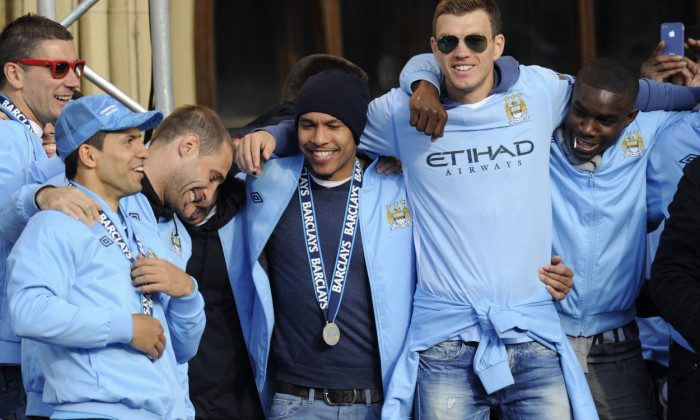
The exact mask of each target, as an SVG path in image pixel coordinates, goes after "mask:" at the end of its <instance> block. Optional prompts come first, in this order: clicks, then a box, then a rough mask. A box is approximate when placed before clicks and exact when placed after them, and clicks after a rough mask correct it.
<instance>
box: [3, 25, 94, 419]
mask: <svg viewBox="0 0 700 420" xmlns="http://www.w3.org/2000/svg"><path fill="white" fill-rule="evenodd" d="M84 66H85V62H84V61H80V60H79V59H78V55H77V54H76V52H75V48H74V46H73V37H72V35H71V34H70V32H68V30H66V28H64V27H63V26H61V25H60V24H59V23H57V22H54V21H52V20H50V19H47V18H45V17H43V16H38V15H32V14H29V15H25V16H22V17H19V18H18V19H16V20H14V21H13V22H11V23H9V24H8V25H7V26H6V27H5V28H3V30H2V33H0V67H1V71H0V212H4V211H5V210H7V209H8V208H10V207H14V204H15V203H17V202H18V201H19V200H23V199H18V200H15V198H16V197H18V196H16V194H22V197H24V198H26V200H25V202H23V203H22V204H23V205H26V206H27V208H31V210H30V211H31V212H32V213H33V212H36V211H38V210H39V209H45V210H49V209H55V210H61V211H64V212H66V213H68V214H69V215H70V216H71V217H73V218H75V219H79V220H82V221H83V222H85V223H88V224H92V223H94V219H96V218H97V210H98V207H99V206H98V205H97V203H96V202H95V201H94V200H92V199H90V198H88V197H87V196H86V195H85V194H84V193H83V192H81V191H79V190H78V189H76V188H71V187H64V188H51V187H44V186H43V185H42V184H43V183H44V182H45V181H46V180H48V179H49V178H51V177H53V176H55V175H58V174H60V173H62V172H63V163H62V162H61V161H60V159H58V158H54V159H49V158H48V156H47V154H46V152H45V151H44V149H43V147H42V140H41V137H42V128H43V127H44V126H45V124H49V123H54V122H56V119H57V118H58V116H59V115H60V113H61V110H62V108H63V107H64V106H65V104H66V103H68V100H69V99H70V98H71V97H72V95H73V89H76V88H78V87H79V86H80V77H81V76H82V72H83V68H84ZM18 235H19V232H18V230H15V232H13V233H11V234H9V235H8V234H7V233H6V232H5V230H4V229H3V232H2V233H0V375H1V376H3V378H4V383H5V384H6V388H4V389H3V390H2V392H0V394H2V396H1V397H0V417H8V416H11V415H14V416H15V418H17V419H23V418H25V410H26V413H27V415H41V414H42V407H41V400H40V399H39V400H37V399H34V398H32V395H29V396H28V397H25V395H24V394H25V392H24V387H23V386H22V377H21V374H20V366H19V364H20V342H19V339H18V338H17V337H16V336H15V335H14V334H13V332H12V329H11V328H10V323H9V313H8V307H7V298H6V296H5V294H6V289H7V286H6V282H5V262H6V259H7V255H8V254H9V253H10V250H11V249H12V245H13V242H14V240H15V239H17V236H18ZM25 385H27V384H26V383H25ZM28 388H31V386H28ZM25 400H27V402H25Z"/></svg>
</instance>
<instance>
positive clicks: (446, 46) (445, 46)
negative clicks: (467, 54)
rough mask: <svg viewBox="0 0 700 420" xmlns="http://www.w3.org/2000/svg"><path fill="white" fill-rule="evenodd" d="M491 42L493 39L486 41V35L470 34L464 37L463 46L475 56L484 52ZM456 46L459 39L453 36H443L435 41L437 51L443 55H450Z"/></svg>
mask: <svg viewBox="0 0 700 420" xmlns="http://www.w3.org/2000/svg"><path fill="white" fill-rule="evenodd" d="M491 41H493V38H491V39H488V38H486V35H477V34H472V35H467V36H465V37H464V44H465V45H466V46H467V47H469V49H470V50H472V51H474V52H475V53H477V54H479V53H482V52H484V51H486V47H488V45H489V42H491ZM457 45H459V38H457V37H456V36H454V35H443V36H441V37H439V38H438V39H437V49H438V50H439V51H440V52H441V53H443V54H449V53H451V52H452V51H454V50H455V48H457Z"/></svg>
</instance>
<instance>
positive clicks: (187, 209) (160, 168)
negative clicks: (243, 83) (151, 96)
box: [142, 105, 233, 269]
mask: <svg viewBox="0 0 700 420" xmlns="http://www.w3.org/2000/svg"><path fill="white" fill-rule="evenodd" d="M149 152H150V155H151V158H150V159H149V160H148V161H147V162H146V164H145V166H144V171H145V174H146V176H145V177H144V179H143V194H144V195H146V197H147V198H148V201H149V203H150V207H151V208H150V209H149V210H151V214H153V216H154V217H155V222H156V223H158V228H159V230H160V232H161V236H162V237H163V239H164V240H165V241H166V242H168V243H169V244H170V246H171V249H172V251H173V252H174V253H175V254H177V255H178V256H180V257H181V259H182V264H181V265H179V266H180V268H182V269H184V268H185V266H186V264H187V260H188V259H189V256H190V254H191V244H190V239H189V235H188V234H187V230H186V229H185V227H184V225H183V224H182V221H181V220H180V219H182V220H184V221H185V222H188V223H196V222H197V221H200V220H201V219H202V218H203V217H204V215H206V213H207V211H208V209H209V208H210V207H211V205H212V203H213V200H214V191H215V190H216V188H218V186H219V184H221V183H222V182H223V181H224V179H225V178H226V175H227V174H228V171H229V169H230V168H231V162H232V161H233V146H232V143H231V137H230V136H229V134H228V131H227V130H226V127H225V126H224V124H223V123H222V122H221V119H220V118H219V116H218V115H216V113H215V112H214V111H212V110H211V109H209V108H207V107H203V106H196V105H186V106H182V107H180V108H177V109H176V110H175V111H174V112H173V113H172V114H170V115H168V117H167V118H166V119H165V120H163V123H161V125H160V126H158V128H157V129H156V131H155V132H154V134H153V138H152V139H151V142H150V145H149ZM142 210H144V211H145V210H146V209H145V208H144V209H142ZM174 215H177V216H178V217H173V216H174Z"/></svg>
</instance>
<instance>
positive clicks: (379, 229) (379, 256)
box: [219, 154, 416, 411]
mask: <svg viewBox="0 0 700 420" xmlns="http://www.w3.org/2000/svg"><path fill="white" fill-rule="evenodd" d="M303 162H304V158H303V155H300V154H299V155H296V156H292V157H289V158H284V159H276V160H272V161H270V162H268V163H267V164H266V165H265V167H264V169H263V173H262V175H261V176H259V177H253V176H249V177H248V178H247V185H246V191H247V202H246V206H245V208H244V209H243V211H242V212H241V213H239V214H238V215H236V217H235V218H234V219H233V221H232V223H229V225H227V226H226V227H225V228H224V229H223V230H222V232H220V235H219V236H220V237H221V238H222V243H223V245H224V251H225V252H227V253H229V259H228V261H229V276H230V279H231V287H232V289H233V294H234V296H236V303H237V306H238V311H239V315H240V319H241V325H242V327H243V335H244V337H245V339H246V344H247V346H248V351H249V353H250V358H251V362H252V366H253V372H254V374H255V377H256V382H257V385H258V390H259V391H260V394H261V399H262V401H263V408H264V409H265V410H266V411H267V410H269V407H270V403H271V397H272V394H273V393H274V384H275V377H274V373H273V371H274V367H273V366H268V357H269V353H270V339H271V337H272V331H273V328H274V308H273V303H272V294H271V291H270V284H269V280H268V277H267V274H266V273H265V271H264V270H263V268H262V267H261V266H260V264H259V263H258V257H259V256H260V255H261V253H262V252H263V248H264V246H265V244H266V243H267V241H268V239H269V237H270V235H271V233H272V231H273V230H274V228H275V226H276V225H277V222H278V221H279V219H280V217H281V215H282V213H283V212H284V210H285V209H286V207H287V204H288V203H289V200H291V199H295V194H296V191H297V190H296V188H297V182H298V179H299V174H300V173H301V168H302V165H303ZM364 174H365V175H364V177H363V185H362V189H361V190H360V215H359V223H360V226H361V229H362V241H363V244H362V245H363V248H364V250H365V255H364V257H365V264H366V267H367V272H368V275H369V281H370V288H371V293H372V305H373V307H374V317H375V323H376V328H377V337H378V342H379V355H380V359H381V370H382V372H381V373H382V382H383V385H384V389H385V391H386V389H387V387H388V385H389V382H390V381H394V380H398V381H401V380H404V378H405V374H404V373H403V372H400V371H397V369H396V366H397V360H398V357H399V354H400V353H401V350H402V348H403V346H404V341H405V338H406V331H407V329H408V324H409V322H410V313H411V306H412V302H413V292H414V287H415V278H416V277H415V257H414V247H413V241H412V229H411V226H403V227H396V226H392V224H391V223H390V221H389V219H388V216H387V208H386V205H388V204H391V203H393V202H395V201H398V200H405V199H406V190H405V187H404V183H403V179H402V178H401V177H400V176H396V175H393V176H385V175H379V174H377V173H376V171H375V169H374V164H372V165H370V166H369V167H367V168H366V169H365V172H364ZM392 228H393V229H392ZM228 232H230V233H232V234H233V236H229V235H228ZM229 239H231V242H228V241H229Z"/></svg>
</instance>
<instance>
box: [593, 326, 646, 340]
mask: <svg viewBox="0 0 700 420" xmlns="http://www.w3.org/2000/svg"><path fill="white" fill-rule="evenodd" d="M637 337H639V327H638V326H637V323H636V322H634V321H631V322H629V323H628V324H626V325H624V326H622V327H619V328H613V329H612V330H609V331H605V332H602V333H600V334H596V335H594V336H593V345H594V346H595V345H599V344H603V343H620V342H622V341H627V340H630V339H633V338H637Z"/></svg>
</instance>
